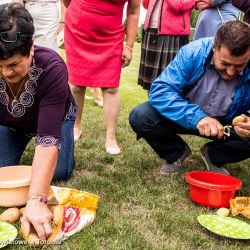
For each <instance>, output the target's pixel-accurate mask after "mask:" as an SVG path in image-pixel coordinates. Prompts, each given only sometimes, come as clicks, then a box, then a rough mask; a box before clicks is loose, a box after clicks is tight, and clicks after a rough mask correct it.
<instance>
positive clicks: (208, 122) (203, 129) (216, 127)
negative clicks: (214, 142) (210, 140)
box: [197, 117, 224, 138]
mask: <svg viewBox="0 0 250 250" xmlns="http://www.w3.org/2000/svg"><path fill="white" fill-rule="evenodd" d="M197 129H198V130H199V133H200V134H201V135H203V136H207V137H210V136H212V137H218V138H222V137H223V135H224V127H223V126H222V125H221V123H220V122H219V121H217V120H216V119H214V118H211V117H205V118H203V119H201V120H200V121H199V122H198V124H197Z"/></svg>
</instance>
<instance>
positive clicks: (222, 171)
mask: <svg viewBox="0 0 250 250" xmlns="http://www.w3.org/2000/svg"><path fill="white" fill-rule="evenodd" d="M200 155H201V158H202V160H203V161H204V162H205V164H206V167H207V170H208V171H209V172H216V173H220V174H225V175H230V173H229V172H228V171H227V170H226V169H225V168H223V167H216V166H215V165H214V164H213V163H212V162H211V161H210V159H209V156H208V152H207V146H206V145H204V146H203V147H202V148H201V149H200Z"/></svg>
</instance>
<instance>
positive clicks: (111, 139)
mask: <svg viewBox="0 0 250 250" xmlns="http://www.w3.org/2000/svg"><path fill="white" fill-rule="evenodd" d="M103 99H104V108H103V111H104V119H105V124H106V142H105V147H106V151H107V152H108V153H111V154H119V153H120V148H119V146H118V145H117V142H116V137H115V133H116V126H117V121H118V116H119V112H120V95H119V92H118V88H107V89H106V88H105V89H103ZM109 149H110V150H109ZM111 149H112V150H111Z"/></svg>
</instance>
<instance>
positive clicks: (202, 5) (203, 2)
mask: <svg viewBox="0 0 250 250" xmlns="http://www.w3.org/2000/svg"><path fill="white" fill-rule="evenodd" d="M211 7H214V4H213V1H212V0H196V1H195V9H197V10H200V11H202V10H205V9H208V8H211Z"/></svg>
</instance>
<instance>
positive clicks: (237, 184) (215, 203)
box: [185, 171, 241, 208]
mask: <svg viewBox="0 0 250 250" xmlns="http://www.w3.org/2000/svg"><path fill="white" fill-rule="evenodd" d="M185 180H186V182H188V183H189V184H190V198H191V200H192V201H194V202H195V203H198V204H201V205H203V206H207V207H212V208H219V207H229V205H230V204H229V201H230V199H232V198H234V196H235V191H236V190H239V189H240V188H241V181H240V180H239V179H237V178H235V177H232V176H228V175H224V174H219V173H214V172H206V171H193V172H189V173H187V174H186V176H185Z"/></svg>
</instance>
